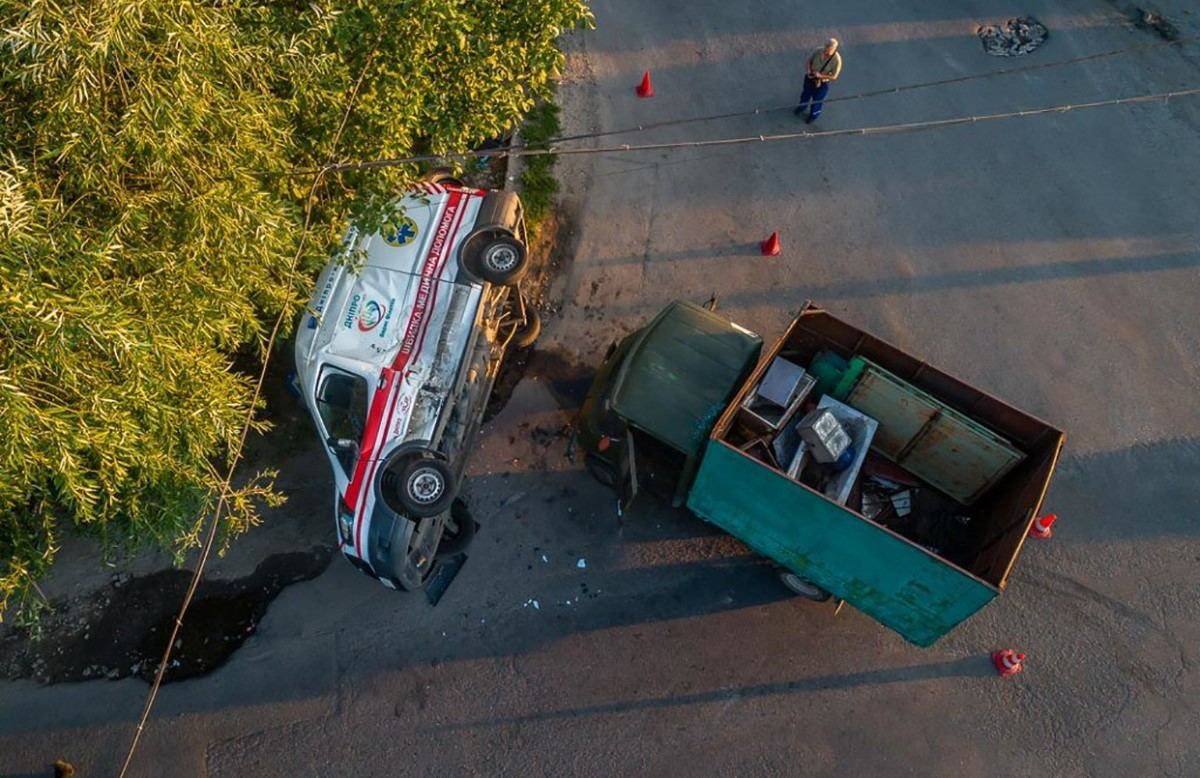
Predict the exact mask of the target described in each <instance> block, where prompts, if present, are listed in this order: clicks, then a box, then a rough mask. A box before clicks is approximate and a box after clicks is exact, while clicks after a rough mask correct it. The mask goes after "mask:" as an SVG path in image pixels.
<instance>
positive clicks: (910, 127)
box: [293, 87, 1200, 175]
mask: <svg viewBox="0 0 1200 778" xmlns="http://www.w3.org/2000/svg"><path fill="white" fill-rule="evenodd" d="M1197 94H1200V87H1195V88H1192V89H1180V90H1176V91H1173V92H1158V93H1155V94H1147V95H1134V96H1132V97H1117V98H1113V99H1111V100H1097V101H1095V102H1089V103H1074V104H1071V103H1065V104H1061V105H1051V106H1045V107H1043V108H1029V109H1026V110H1023V111H1006V112H1004V113H991V114H982V115H979V116H957V117H954V118H950V119H932V120H928V121H920V122H904V123H901V124H884V125H879V126H874V127H853V128H849V129H843V130H823V131H818V132H807V131H802V132H785V133H776V134H771V135H746V136H740V137H732V138H715V139H710V140H693V141H673V142H669V143H642V144H631V143H622V144H618V145H611V146H588V147H579V148H566V149H560V148H555V147H553V146H551V147H550V148H546V149H531V148H525V147H512V148H510V149H508V150H507V154H508V156H511V157H541V156H548V155H557V156H567V155H578V154H613V153H621V152H631V151H662V150H667V149H693V148H705V147H709V146H734V145H739V144H744V143H769V142H773V141H784V140H815V139H817V138H834V137H840V136H843V135H891V134H897V133H902V132H915V131H918V130H928V129H936V128H939V127H953V126H955V125H960V124H978V123H981V122H988V121H996V120H999V119H1014V118H1019V117H1026V116H1040V115H1042V114H1048V113H1069V112H1071V111H1082V110H1085V109H1089V108H1102V107H1105V106H1113V105H1132V104H1134V103H1149V102H1154V101H1158V100H1164V101H1165V100H1170V99H1171V98H1175V97H1191V96H1194V95H1197ZM495 153H496V150H494V149H493V150H484V151H464V152H460V153H455V154H448V155H441V156H435V155H431V154H426V155H419V156H412V157H398V158H393V159H373V160H367V161H364V162H341V163H338V164H335V165H328V166H326V167H324V168H320V169H319V170H323V171H325V172H326V173H341V172H344V171H347V170H375V169H379V168H388V167H395V166H397V165H408V164H413V163H418V162H437V161H440V160H445V159H448V158H449V159H455V158H468V159H469V158H472V157H481V156H488V155H493V154H495ZM298 174H299V173H294V174H293V175H298Z"/></svg>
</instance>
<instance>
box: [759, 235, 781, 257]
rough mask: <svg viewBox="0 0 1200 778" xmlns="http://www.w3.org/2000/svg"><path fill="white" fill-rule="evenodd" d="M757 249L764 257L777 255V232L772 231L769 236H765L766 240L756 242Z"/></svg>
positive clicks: (778, 249)
mask: <svg viewBox="0 0 1200 778" xmlns="http://www.w3.org/2000/svg"><path fill="white" fill-rule="evenodd" d="M758 250H759V251H761V252H762V255H763V256H764V257H777V256H779V251H780V246H779V233H778V232H772V233H771V237H769V238H767V239H766V240H764V241H762V242H761V243H759V244H758Z"/></svg>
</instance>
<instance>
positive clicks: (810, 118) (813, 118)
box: [804, 114, 817, 124]
mask: <svg viewBox="0 0 1200 778" xmlns="http://www.w3.org/2000/svg"><path fill="white" fill-rule="evenodd" d="M816 120H817V117H815V116H813V115H811V114H809V116H808V117H807V118H806V119H805V120H804V123H805V124H812V123H813V122H815V121H816Z"/></svg>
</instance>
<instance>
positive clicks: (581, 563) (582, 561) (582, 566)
mask: <svg viewBox="0 0 1200 778" xmlns="http://www.w3.org/2000/svg"><path fill="white" fill-rule="evenodd" d="M575 566H576V567H578V568H579V569H580V570H583V569H585V568H586V567H587V560H586V559H584V558H583V557H580V558H579V561H578V562H576V563H575Z"/></svg>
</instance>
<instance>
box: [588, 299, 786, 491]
mask: <svg viewBox="0 0 1200 778" xmlns="http://www.w3.org/2000/svg"><path fill="white" fill-rule="evenodd" d="M762 345H763V342H762V338H760V337H759V336H758V335H756V334H755V333H753V332H751V331H750V330H748V329H746V328H744V327H742V326H740V325H738V324H735V323H733V322H731V321H730V320H728V319H726V318H725V317H723V316H720V315H718V314H716V313H714V312H713V311H711V310H708V309H707V308H705V307H702V306H699V305H696V304H694V303H691V302H686V301H676V302H673V303H671V304H670V305H668V306H667V307H666V308H665V309H664V310H663V311H662V312H661V313H659V314H658V315H657V316H655V317H654V319H653V320H652V321H651V322H650V323H649V324H647V325H646V326H645V327H642V328H641V329H639V330H637V331H635V332H632V333H630V334H629V335H627V336H625V337H624V338H623V339H622V340H620V341H619V342H616V343H614V344H613V345H612V346H611V347H610V348H609V351H608V355H607V356H606V358H605V360H604V363H603V365H602V366H601V367H600V369H599V371H598V372H597V374H596V377H595V379H594V381H593V383H592V386H591V389H590V390H589V391H588V394H587V397H586V398H585V399H584V402H583V406H582V408H581V410H580V414H579V421H578V425H577V435H578V442H579V445H580V447H581V449H582V450H583V451H584V452H585V461H586V463H587V467H588V470H589V471H590V472H591V473H592V475H593V476H595V477H596V479H597V480H599V481H600V482H601V483H604V484H606V485H609V486H612V487H613V488H615V489H616V490H617V493H618V495H619V497H618V501H619V505H620V508H621V510H625V509H627V508H628V507H629V504H630V503H631V502H632V500H633V498H634V497H635V496H636V494H637V493H638V491H639V489H642V488H645V489H646V490H648V491H651V492H654V493H656V494H658V495H659V496H660V497H662V498H664V499H667V500H669V501H670V502H671V503H672V504H673V505H676V506H679V505H683V504H684V503H685V502H686V500H687V493H688V488H689V487H690V486H691V482H692V479H694V478H695V475H696V471H697V469H698V467H699V462H700V456H701V454H702V452H703V450H704V446H705V443H706V442H707V440H708V433H709V431H710V430H711V428H712V425H713V424H715V423H716V420H717V418H718V417H720V415H721V413H722V412H723V411H724V410H725V406H726V405H727V404H728V403H729V401H730V399H731V398H732V397H733V395H734V393H736V392H737V390H738V388H739V387H740V386H741V385H742V383H743V382H744V381H745V379H746V378H747V376H749V375H750V372H751V371H752V370H753V369H754V366H755V365H756V364H757V363H758V357H759V354H760V353H761V352H762Z"/></svg>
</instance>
